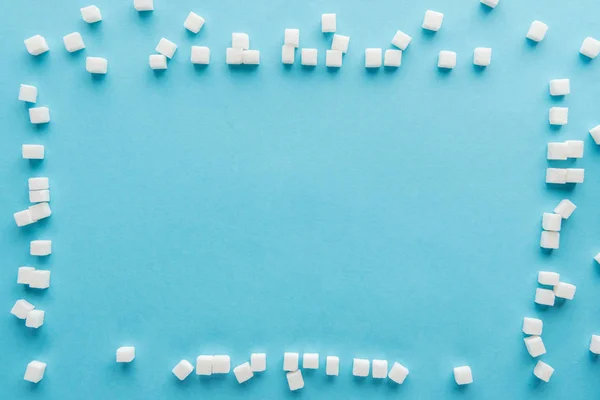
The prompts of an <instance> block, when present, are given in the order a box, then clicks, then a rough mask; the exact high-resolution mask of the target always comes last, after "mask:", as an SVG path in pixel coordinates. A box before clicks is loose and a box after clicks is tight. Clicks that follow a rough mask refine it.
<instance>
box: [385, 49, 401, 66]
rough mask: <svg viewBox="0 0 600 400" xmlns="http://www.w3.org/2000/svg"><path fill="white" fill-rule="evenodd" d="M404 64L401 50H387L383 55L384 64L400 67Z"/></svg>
mask: <svg viewBox="0 0 600 400" xmlns="http://www.w3.org/2000/svg"><path fill="white" fill-rule="evenodd" d="M401 64H402V51H401V50H391V49H390V50H386V51H385V55H384V56H383V66H384V67H391V68H398V67H399V66H400V65H401Z"/></svg>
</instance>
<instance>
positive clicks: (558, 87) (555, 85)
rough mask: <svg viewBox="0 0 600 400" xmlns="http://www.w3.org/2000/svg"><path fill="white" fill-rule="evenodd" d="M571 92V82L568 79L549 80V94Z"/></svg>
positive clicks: (556, 94) (558, 94)
mask: <svg viewBox="0 0 600 400" xmlns="http://www.w3.org/2000/svg"><path fill="white" fill-rule="evenodd" d="M569 93H571V84H570V80H569V79H552V80H551V81H550V95H551V96H566V95H568V94H569Z"/></svg>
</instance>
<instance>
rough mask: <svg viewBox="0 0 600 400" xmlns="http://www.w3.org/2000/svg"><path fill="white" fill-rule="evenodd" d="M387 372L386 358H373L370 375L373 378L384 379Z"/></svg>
mask: <svg viewBox="0 0 600 400" xmlns="http://www.w3.org/2000/svg"><path fill="white" fill-rule="evenodd" d="M387 374H388V362H387V360H373V368H372V371H371V375H372V376H373V378H374V379H385V378H387Z"/></svg>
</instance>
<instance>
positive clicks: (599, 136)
mask: <svg viewBox="0 0 600 400" xmlns="http://www.w3.org/2000/svg"><path fill="white" fill-rule="evenodd" d="M590 136H591V137H592V139H594V142H596V144H598V145H600V125H596V126H595V127H593V128H592V129H590Z"/></svg>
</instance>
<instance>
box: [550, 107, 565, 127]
mask: <svg viewBox="0 0 600 400" xmlns="http://www.w3.org/2000/svg"><path fill="white" fill-rule="evenodd" d="M549 120H550V125H566V124H567V122H569V108H568V107H552V108H550V116H549Z"/></svg>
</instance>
